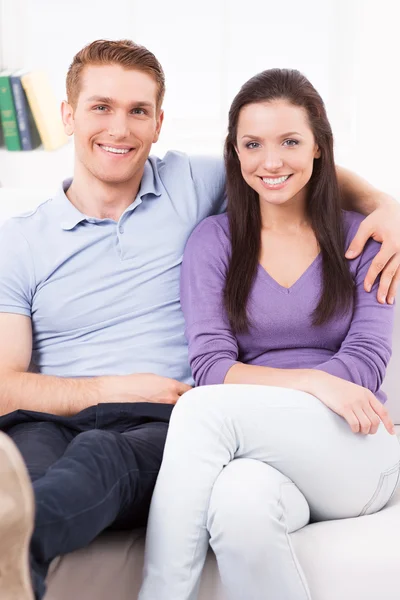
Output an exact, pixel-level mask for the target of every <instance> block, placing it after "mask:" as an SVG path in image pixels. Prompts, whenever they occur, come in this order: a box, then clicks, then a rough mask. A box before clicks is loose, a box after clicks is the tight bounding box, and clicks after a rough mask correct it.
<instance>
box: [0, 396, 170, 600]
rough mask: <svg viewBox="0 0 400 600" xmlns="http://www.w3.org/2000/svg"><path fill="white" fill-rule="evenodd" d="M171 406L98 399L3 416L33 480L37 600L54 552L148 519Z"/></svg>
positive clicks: (3, 423)
mask: <svg viewBox="0 0 400 600" xmlns="http://www.w3.org/2000/svg"><path fill="white" fill-rule="evenodd" d="M171 411H172V406H171V405H162V404H150V403H137V404H99V405H98V406H93V407H90V408H88V409H86V410H84V411H82V412H81V413H79V414H77V415H75V416H73V417H57V416H55V415H49V414H45V413H38V412H31V411H21V410H18V411H15V412H13V413H10V414H9V415H5V416H4V417H1V418H0V429H1V430H2V431H5V432H6V433H7V434H8V435H9V436H10V437H11V438H12V439H13V440H14V442H15V444H16V445H17V446H18V448H19V450H20V452H21V453H22V455H23V457H24V460H25V462H26V465H27V467H28V471H29V474H30V477H31V480H32V482H33V489H34V493H35V500H36V518H35V529H34V533H33V537H32V542H31V564H32V578H33V582H34V587H35V593H36V597H37V599H38V600H39V599H41V598H43V596H44V593H45V583H44V582H45V578H46V575H47V571H48V567H49V565H50V562H51V561H52V559H53V558H55V557H56V556H59V555H61V554H66V553H68V552H72V551H73V550H76V549H78V548H81V547H83V546H86V545H87V544H89V543H90V542H91V541H92V540H93V539H94V538H95V537H96V536H97V535H98V534H99V533H101V532H102V531H104V530H105V529H107V528H110V527H111V528H113V529H132V528H135V527H141V526H143V525H145V524H146V521H147V515H148V510H149V505H150V500H151V495H152V492H153V489H154V485H155V482H156V478H157V474H158V470H159V468H160V465H161V459H162V454H163V450H164V443H165V438H166V434H167V428H168V421H169V417H170V415H171Z"/></svg>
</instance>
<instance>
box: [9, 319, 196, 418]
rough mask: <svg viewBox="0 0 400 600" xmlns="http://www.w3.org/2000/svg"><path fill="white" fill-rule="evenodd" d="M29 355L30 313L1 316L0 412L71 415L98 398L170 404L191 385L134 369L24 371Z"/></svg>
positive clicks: (104, 400) (26, 368)
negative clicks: (85, 373) (76, 374)
mask: <svg viewBox="0 0 400 600" xmlns="http://www.w3.org/2000/svg"><path fill="white" fill-rule="evenodd" d="M31 354H32V325H31V320H30V318H29V317H26V316H23V315H18V314H9V313H2V314H0V415H4V414H7V413H9V412H12V411H14V410H17V409H25V410H33V411H38V412H46V413H51V414H57V415H63V416H70V415H73V414H76V413H78V412H80V411H81V410H83V409H84V408H87V407H88V406H93V405H96V404H99V403H101V402H157V403H167V404H175V402H176V401H177V400H178V398H179V396H181V395H182V394H183V393H184V392H186V391H188V390H189V389H190V386H188V385H186V384H184V383H180V382H178V381H175V380H174V379H169V378H167V377H160V376H158V375H153V374H147V373H138V374H133V375H125V376H124V375H116V376H105V377H93V378H65V377H53V376H50V375H41V374H35V373H27V370H28V368H29V365H30V361H31Z"/></svg>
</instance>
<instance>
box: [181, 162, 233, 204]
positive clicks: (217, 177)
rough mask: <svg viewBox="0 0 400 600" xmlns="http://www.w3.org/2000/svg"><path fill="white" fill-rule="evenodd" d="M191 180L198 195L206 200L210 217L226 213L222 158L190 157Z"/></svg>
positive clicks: (224, 177)
mask: <svg viewBox="0 0 400 600" xmlns="http://www.w3.org/2000/svg"><path fill="white" fill-rule="evenodd" d="M189 160H190V168H191V173H192V179H193V182H194V184H195V187H196V189H197V191H198V194H199V196H200V197H201V198H204V199H206V200H207V201H208V202H209V204H210V208H211V210H209V211H208V214H210V215H218V214H221V213H223V212H225V211H226V205H227V200H226V189H225V182H226V176H225V165H224V161H223V160H222V158H219V157H213V156H190V159H189Z"/></svg>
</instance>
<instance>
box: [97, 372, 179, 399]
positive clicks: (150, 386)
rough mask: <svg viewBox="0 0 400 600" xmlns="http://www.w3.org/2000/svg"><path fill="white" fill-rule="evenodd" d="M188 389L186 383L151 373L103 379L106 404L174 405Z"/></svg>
mask: <svg viewBox="0 0 400 600" xmlns="http://www.w3.org/2000/svg"><path fill="white" fill-rule="evenodd" d="M190 389H191V387H190V385H187V384H186V383H181V382H180V381H177V380H176V379H170V378H169V377H162V376H161V375H154V374H153V373H134V374H133V375H119V376H116V377H114V376H112V377H105V378H103V391H104V392H105V394H104V395H105V397H106V398H107V400H106V402H155V403H158V404H176V402H177V401H178V400H179V398H180V396H182V394H184V393H185V392H188V391H189V390H190Z"/></svg>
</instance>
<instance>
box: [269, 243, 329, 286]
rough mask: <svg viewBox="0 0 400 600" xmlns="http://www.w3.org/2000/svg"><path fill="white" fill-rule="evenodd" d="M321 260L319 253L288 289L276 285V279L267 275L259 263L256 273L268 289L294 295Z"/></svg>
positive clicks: (278, 284)
mask: <svg viewBox="0 0 400 600" xmlns="http://www.w3.org/2000/svg"><path fill="white" fill-rule="evenodd" d="M321 259H322V255H321V252H320V253H319V254H318V255H317V256H316V257H315V258H314V260H313V261H312V263H311V264H310V265H309V266H308V267H307V269H306V270H305V271H303V273H302V274H301V275H300V277H298V279H296V281H295V282H294V283H293V284H292V285H291V286H290V287H288V288H287V287H285V286H283V285H281V284H280V283H278V282H277V281H276V279H274V278H273V277H272V276H271V275H270V274H269V273H268V271H267V270H266V269H265V268H264V267H263V266H262V264H261V263H258V272H259V274H260V276H261V277H262V279H263V280H264V281H265V282H266V283H267V284H268V285H270V287H272V288H274V289H275V290H276V291H278V292H281V293H282V294H286V295H287V294H293V293H295V292H296V291H297V290H298V289H300V288H301V287H302V285H303V284H304V283H305V282H306V281H307V279H308V278H309V276H310V275H311V274H312V273H313V271H314V269H315V268H316V267H317V266H318V265H319V263H320V262H321Z"/></svg>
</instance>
